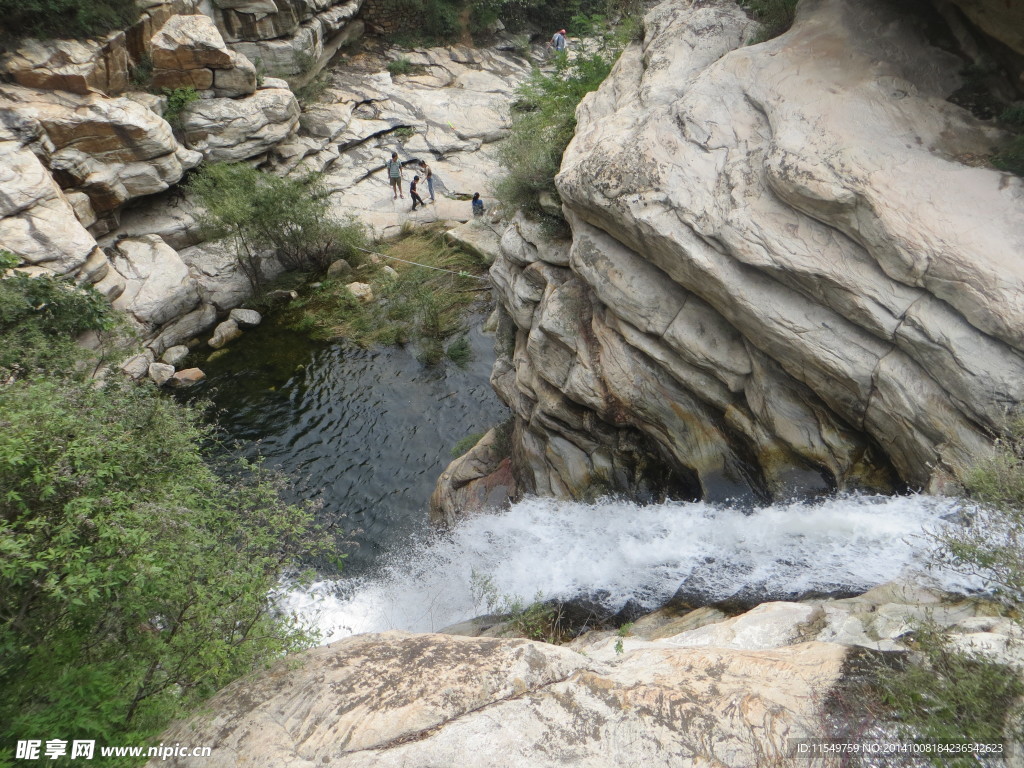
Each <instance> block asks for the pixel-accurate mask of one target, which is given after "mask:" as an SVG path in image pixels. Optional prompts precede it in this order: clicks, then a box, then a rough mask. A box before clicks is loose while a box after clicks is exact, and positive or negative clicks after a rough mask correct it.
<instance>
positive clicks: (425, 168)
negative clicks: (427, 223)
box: [420, 160, 434, 202]
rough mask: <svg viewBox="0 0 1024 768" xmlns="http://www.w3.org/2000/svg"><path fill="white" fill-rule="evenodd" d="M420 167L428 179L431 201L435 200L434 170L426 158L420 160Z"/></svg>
mask: <svg viewBox="0 0 1024 768" xmlns="http://www.w3.org/2000/svg"><path fill="white" fill-rule="evenodd" d="M420 168H421V169H422V171H423V176H424V178H426V180H427V192H429V193H430V202H434V172H433V171H432V170H431V169H430V166H429V165H427V161H426V160H420Z"/></svg>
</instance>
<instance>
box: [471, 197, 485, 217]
mask: <svg viewBox="0 0 1024 768" xmlns="http://www.w3.org/2000/svg"><path fill="white" fill-rule="evenodd" d="M473 215H474V216H483V215H484V201H483V200H481V199H480V193H479V192H474V193H473Z"/></svg>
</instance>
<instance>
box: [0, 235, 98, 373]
mask: <svg viewBox="0 0 1024 768" xmlns="http://www.w3.org/2000/svg"><path fill="white" fill-rule="evenodd" d="M18 262H19V259H18V258H17V257H16V256H14V255H13V254H11V253H9V252H7V251H3V250H0V382H4V381H10V380H12V379H15V378H20V377H23V376H25V375H30V374H38V373H53V372H60V371H66V370H71V369H73V367H74V365H75V363H76V362H77V361H79V360H81V359H82V351H81V350H80V349H79V348H78V347H76V346H75V343H74V337H75V336H78V335H79V334H81V333H85V332H86V331H105V330H110V329H111V328H113V327H114V325H115V323H116V321H115V316H114V313H113V312H112V310H111V309H110V305H109V304H108V303H107V301H106V300H105V299H104V298H103V297H102V296H101V295H100V294H99V293H97V292H96V291H95V290H93V289H92V288H91V287H76V286H75V285H74V284H73V283H71V282H69V281H68V280H62V279H60V278H57V277H52V276H43V275H40V276H38V277H30V276H29V275H26V274H24V273H23V272H16V271H15V272H12V271H11V270H12V268H13V267H15V266H17V264H18Z"/></svg>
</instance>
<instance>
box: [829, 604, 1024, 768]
mask: <svg viewBox="0 0 1024 768" xmlns="http://www.w3.org/2000/svg"><path fill="white" fill-rule="evenodd" d="M907 642H908V645H909V647H910V652H909V653H907V654H892V653H886V654H877V653H870V652H869V653H863V654H861V655H860V656H859V657H858V656H853V657H852V658H851V666H850V668H848V670H847V674H846V675H845V677H844V679H843V680H841V681H840V683H839V685H838V687H837V688H836V689H835V690H833V692H832V693H831V695H830V697H829V702H828V705H827V706H828V710H829V714H828V717H827V719H826V720H825V722H824V723H823V724H822V725H823V728H824V730H825V731H826V734H827V738H831V739H832V740H835V741H864V740H865V739H864V738H863V735H864V734H865V733H876V734H877V733H885V734H891V736H890V740H900V741H903V742H906V743H914V742H917V743H922V744H933V745H934V744H962V743H977V744H984V743H988V744H994V743H1002V742H1004V740H1005V739H1006V737H1007V735H1009V736H1011V738H1014V739H1020V737H1021V735H1022V734H1021V733H1020V723H1019V720H1018V716H1019V714H1020V700H1021V696H1022V695H1024V681H1022V680H1021V678H1020V676H1019V675H1018V674H1017V673H1016V672H1015V671H1014V670H1012V669H1010V668H1008V667H1006V666H1005V665H1003V664H999V663H996V662H994V661H992V660H991V659H989V658H986V657H985V656H984V655H982V654H980V653H973V652H967V653H965V652H963V651H960V650H957V649H955V648H953V647H952V646H951V644H950V636H949V635H948V634H947V633H946V632H944V631H943V630H941V629H940V628H939V627H937V626H936V625H934V624H932V623H928V622H925V623H923V624H921V625H919V626H917V627H916V628H915V630H914V632H913V634H912V636H911V637H910V638H909V639H908V641H907ZM1008 728H1012V729H1013V732H1011V733H1009V734H1008V733H1007V729H1008ZM921 757H922V758H923V761H927V762H928V763H930V764H931V765H934V766H937V767H938V766H942V767H944V768H950V767H954V766H955V767H957V768H968V767H969V766H976V765H979V762H978V760H977V759H976V758H975V757H974V756H972V755H969V754H965V755H958V754H956V753H937V754H930V755H922V756H921ZM862 764H863V765H867V764H868V763H867V762H864V763H861V762H856V761H855V762H852V763H851V765H862ZM871 764H872V765H873V764H874V763H871ZM880 764H882V765H894V764H896V763H892V762H883V763H880ZM900 764H902V763H900Z"/></svg>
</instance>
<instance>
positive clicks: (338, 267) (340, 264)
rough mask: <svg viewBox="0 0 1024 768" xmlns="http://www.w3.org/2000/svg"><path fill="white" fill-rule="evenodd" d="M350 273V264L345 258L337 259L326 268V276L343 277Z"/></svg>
mask: <svg viewBox="0 0 1024 768" xmlns="http://www.w3.org/2000/svg"><path fill="white" fill-rule="evenodd" d="M351 274H352V265H351V264H349V263H348V262H347V261H345V259H338V260H337V261H334V262H332V263H331V266H329V267H328V268H327V276H328V277H337V278H344V277H348V276H349V275H351Z"/></svg>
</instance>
